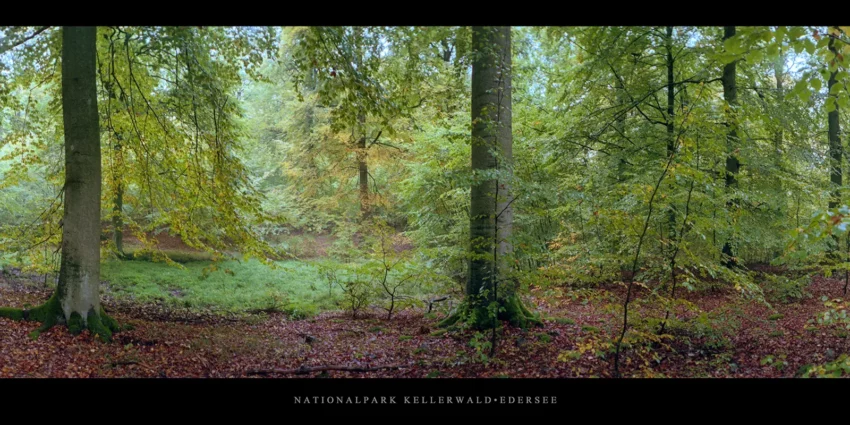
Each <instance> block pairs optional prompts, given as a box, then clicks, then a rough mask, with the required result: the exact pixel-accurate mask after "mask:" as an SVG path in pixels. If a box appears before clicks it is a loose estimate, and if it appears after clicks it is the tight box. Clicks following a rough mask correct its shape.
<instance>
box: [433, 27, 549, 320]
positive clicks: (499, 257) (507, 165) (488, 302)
mask: <svg viewBox="0 0 850 425" xmlns="http://www.w3.org/2000/svg"><path fill="white" fill-rule="evenodd" d="M472 48H473V59H472V140H471V143H472V171H473V185H472V190H471V194H470V199H471V206H470V213H469V216H470V234H469V238H470V239H469V255H470V259H469V280H468V282H467V285H466V302H465V304H464V305H463V306H462V307H461V309H460V310H459V311H458V312H457V313H455V314H454V315H452V316H449V317H448V318H447V319H446V320H445V321H443V323H442V324H443V325H444V326H446V325H451V324H454V323H456V322H457V321H458V320H459V319H464V320H468V321H469V323H471V325H472V326H473V327H475V328H491V327H494V326H495V325H496V322H497V320H496V319H498V320H507V321H510V322H511V324H513V325H517V326H523V327H525V326H527V325H528V323H529V322H536V323H539V321H538V320H537V319H536V318H535V317H534V315H533V314H532V313H531V312H530V311H529V310H528V309H526V308H525V307H524V306H523V305H522V302H521V301H520V299H519V298H518V295H517V292H516V289H517V288H516V284H515V283H514V282H512V281H511V280H509V279H508V278H507V277H508V276H509V275H510V274H509V273H508V272H509V267H510V266H509V264H508V262H507V261H506V259H507V257H509V256H510V255H511V251H512V250H513V246H512V243H511V228H512V225H513V210H512V208H511V204H512V203H513V202H514V194H513V193H511V186H512V168H513V135H512V133H511V132H512V126H511V28H510V27H473V29H472Z"/></svg>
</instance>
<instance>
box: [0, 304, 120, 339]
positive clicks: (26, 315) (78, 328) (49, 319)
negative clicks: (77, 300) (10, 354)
mask: <svg viewBox="0 0 850 425" xmlns="http://www.w3.org/2000/svg"><path fill="white" fill-rule="evenodd" d="M0 317H6V318H8V319H12V320H26V321H29V322H40V323H41V326H40V327H39V328H38V329H36V330H34V331H33V332H32V333H30V337H32V338H37V337H38V335H39V334H41V333H42V332H44V331H46V330H48V329H50V328H52V327H53V326H56V325H57V324H60V323H64V324H66V325H67V326H68V331H69V332H71V333H72V334H74V335H78V334H80V333H81V332H82V331H83V330H85V329H88V330H89V332H91V333H92V335H96V336H97V337H98V338H99V339H100V340H101V341H104V342H109V341H111V340H112V334H113V333H114V332H118V331H119V330H120V329H121V326H120V325H118V322H117V321H116V320H115V319H113V318H112V317H111V316H109V315H108V314H106V312H105V311H104V310H103V309H102V308H101V309H100V312H99V313H97V312H95V311H94V310H93V309H92V310H90V311H89V312H88V314H87V315H86V318H85V320H83V316H82V315H81V314H80V313H77V312H74V313H71V317H70V318H69V319H68V320H67V321H66V320H65V315H64V313H63V311H62V306H61V305H60V304H59V297H58V296H57V295H56V294H55V293H54V294H53V296H51V297H50V299H48V300H47V301H45V302H44V304H42V305H40V306H38V307H34V308H31V309H20V308H8V307H0Z"/></svg>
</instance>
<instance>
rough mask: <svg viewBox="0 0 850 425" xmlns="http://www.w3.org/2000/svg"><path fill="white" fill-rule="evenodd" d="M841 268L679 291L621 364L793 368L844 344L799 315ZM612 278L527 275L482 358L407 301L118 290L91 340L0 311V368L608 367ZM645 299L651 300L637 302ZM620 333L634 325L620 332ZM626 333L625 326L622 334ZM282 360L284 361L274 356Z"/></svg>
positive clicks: (422, 373) (547, 370) (10, 371)
mask: <svg viewBox="0 0 850 425" xmlns="http://www.w3.org/2000/svg"><path fill="white" fill-rule="evenodd" d="M842 286H843V282H841V281H838V280H835V279H826V278H823V277H816V278H814V279H813V280H812V284H811V285H810V286H809V288H808V292H809V293H810V295H811V296H810V297H805V298H803V299H801V300H799V301H797V302H793V303H788V304H774V305H773V306H772V307H770V306H767V305H765V304H762V303H757V302H754V301H749V300H744V299H742V298H741V297H740V295H738V294H737V293H736V292H735V291H734V290H732V289H717V290H714V291H710V292H686V291H682V292H686V293H685V294H684V298H685V299H686V300H688V301H689V302H690V303H693V305H694V306H696V307H698V309H696V308H693V306H692V307H691V308H690V309H689V311H692V312H695V311H701V312H703V313H701V314H697V313H688V312H687V311H685V310H682V309H681V308H680V309H679V310H680V311H679V312H678V314H677V315H678V317H679V319H680V320H678V321H676V322H675V323H672V322H671V325H670V326H669V327H668V329H670V333H671V334H673V335H675V336H676V337H675V338H673V339H669V340H663V341H661V342H656V343H655V344H654V345H651V344H648V343H647V344H639V343H638V342H636V341H633V344H634V345H633V346H632V348H631V349H629V350H626V351H625V352H624V361H623V366H622V367H621V370H622V374H623V376H631V377H793V376H798V375H799V374H800V371H801V370H802V369H803V367H804V366H805V365H810V364H822V363H824V362H827V361H830V360H832V359H834V358H835V357H837V356H838V355H839V354H841V353H846V352H847V341H848V338H847V334H846V333H842V332H840V330H837V329H830V328H825V327H816V326H811V325H809V324H808V323H809V321H810V319H813V318H814V317H815V316H816V315H817V314H818V313H819V312H822V311H823V310H824V306H823V301H822V297H824V296H826V297H830V298H835V297H838V296H840V294H841V288H842ZM641 292H642V293H643V296H644V297H643V298H642V297H641V293H639V294H638V297H637V301H636V303H635V308H634V311H636V312H635V313H633V314H632V318H631V320H632V323H633V324H634V326H635V328H634V329H636V331H632V332H630V335H640V332H639V329H640V328H641V323H645V322H646V323H649V322H651V320H652V318H657V317H659V315H662V316H663V310H659V309H658V308H657V307H655V308H654V309H653V308H645V307H641V304H642V303H641V299H645V298H646V297H645V295H646V293H647V292H648V291H646V290H643V291H641ZM49 295H50V290H49V289H46V288H44V287H43V286H41V285H40V284H39V283H33V282H30V281H28V280H26V279H10V278H0V305H2V306H24V305H26V304H30V305H36V304H38V303H40V302H42V301H44V300H45V299H47V297H48V296H49ZM623 295H624V289H623V288H622V287H619V286H609V287H605V288H598V289H585V290H578V291H568V290H563V291H561V290H551V289H550V290H547V291H544V290H542V289H533V290H532V296H531V297H530V298H529V300H528V302H530V303H531V302H534V303H536V304H537V309H538V311H541V312H542V313H544V316H545V317H546V320H545V327H543V328H534V329H529V330H521V329H516V328H507V329H505V330H500V331H499V333H498V344H497V352H496V355H495V356H494V357H493V358H489V357H487V356H483V355H482V354H488V351H489V350H487V349H486V347H485V348H484V349H481V348H480V344H479V345H478V347H479V348H476V345H477V344H474V343H473V344H470V341H479V342H484V341H489V338H490V333H486V334H479V335H478V337H477V338H476V337H475V334H474V332H471V331H465V332H459V331H457V332H443V331H441V330H436V329H435V325H436V323H437V321H438V320H439V318H440V317H441V314H438V315H425V314H423V313H422V312H421V311H413V310H408V311H405V312H402V313H400V314H397V315H395V316H394V317H393V318H392V319H390V320H387V319H386V317H385V314H379V313H378V312H377V311H376V312H374V313H371V314H365V315H363V316H362V317H360V318H357V319H352V318H351V316H350V314H347V313H343V312H325V313H321V314H319V315H317V316H314V317H312V318H310V319H304V320H290V319H288V318H287V317H286V316H285V315H283V314H268V315H267V314H258V315H250V316H241V317H235V316H234V317H229V316H222V315H211V314H207V315H203V314H199V313H192V312H189V311H188V310H179V309H173V308H172V309H168V308H165V307H163V306H162V305H158V304H150V303H147V304H140V303H133V302H126V301H125V302H119V301H115V300H114V299H110V298H109V297H105V307H106V309H107V311H109V312H110V314H112V315H113V316H114V317H115V318H116V319H118V321H119V322H120V323H122V324H125V325H131V326H132V329H130V330H124V331H122V332H120V333H118V334H116V335H115V338H114V341H113V343H111V344H105V343H101V342H99V341H96V340H94V339H93V338H92V336H91V335H89V334H88V332H84V333H82V334H80V335H77V336H73V335H71V334H69V333H68V331H67V329H66V328H64V327H55V328H53V329H50V330H49V331H47V332H44V333H42V334H41V335H40V336H39V337H38V338H37V339H35V340H33V339H32V338H30V337H29V336H28V334H29V333H30V332H32V331H33V330H35V329H36V328H37V327H38V324H37V323H31V322H14V321H11V320H7V319H2V318H0V377H247V376H270V377H284V376H287V377H290V376H291V377H295V376H302V377H315V376H329V377H358V378H359V377H417V378H422V377H512V378H520V377H610V376H612V359H613V355H612V354H611V345H610V341H612V340H613V337H614V336H615V335H617V331H618V329H619V326H621V321H622V318H621V316H619V315H618V312H617V308H616V306H617V305H618V304H619V303H620V302H621V300H622V298H623ZM645 304H646V305H650V304H651V303H645ZM629 338H632V337H629ZM627 340H628V339H627ZM302 366H306V367H321V366H344V367H356V368H374V367H392V368H389V369H381V370H377V371H368V372H354V371H329V372H311V373H307V374H302V375H298V374H295V373H292V372H293V371H292V370H291V369H297V368H300V367H302ZM280 369H290V371H289V372H290V373H277V372H274V370H278V372H279V370H280Z"/></svg>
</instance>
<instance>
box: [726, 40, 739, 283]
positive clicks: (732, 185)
mask: <svg viewBox="0 0 850 425" xmlns="http://www.w3.org/2000/svg"><path fill="white" fill-rule="evenodd" d="M734 36H735V27H734V26H732V27H723V40H728V39H730V38H732V37H734ZM735 71H736V62H735V61H733V62H731V63H728V64H726V65H725V66H724V67H723V99H724V100H726V105H727V108H728V111H727V113H726V125H727V126H728V127H729V130H728V131H727V133H726V151H727V156H726V189H727V191H734V190H735V189H736V188H737V187H738V169H739V168H740V162H738V157H737V150H738V132H737V125H738V122H737V119H736V116H735V109H736V108H737V106H738V87H737V84H736V81H735ZM736 207H737V202H736V201H735V200H730V201H729V202H727V204H726V208H727V209H728V210H729V213H730V215H731V214H733V213H734V210H735V209H736ZM731 238H732V237H731V236H730V237H729V239H731ZM729 239H727V240H726V242H725V243H724V244H723V255H724V257H723V258H724V260H723V262H724V264H725V265H726V266H727V267H733V266H735V265H737V262H738V261H737V258H736V257H735V253H734V250H733V249H732V242H731V241H730V240H729Z"/></svg>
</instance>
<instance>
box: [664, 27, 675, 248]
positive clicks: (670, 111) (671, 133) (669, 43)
mask: <svg viewBox="0 0 850 425" xmlns="http://www.w3.org/2000/svg"><path fill="white" fill-rule="evenodd" d="M666 35H667V38H666V40H665V47H666V50H667V61H666V62H667V157H668V158H670V157H672V156H673V155H674V154H675V153H676V79H675V78H676V77H675V70H676V59H675V58H674V57H673V27H670V26H668V27H667V34H666ZM673 184H675V181H674V182H673ZM667 230H668V239H669V240H671V241H672V240H674V239H675V238H676V205H675V204H674V203H673V199H672V198H671V199H670V208H669V210H668V212H667Z"/></svg>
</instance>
